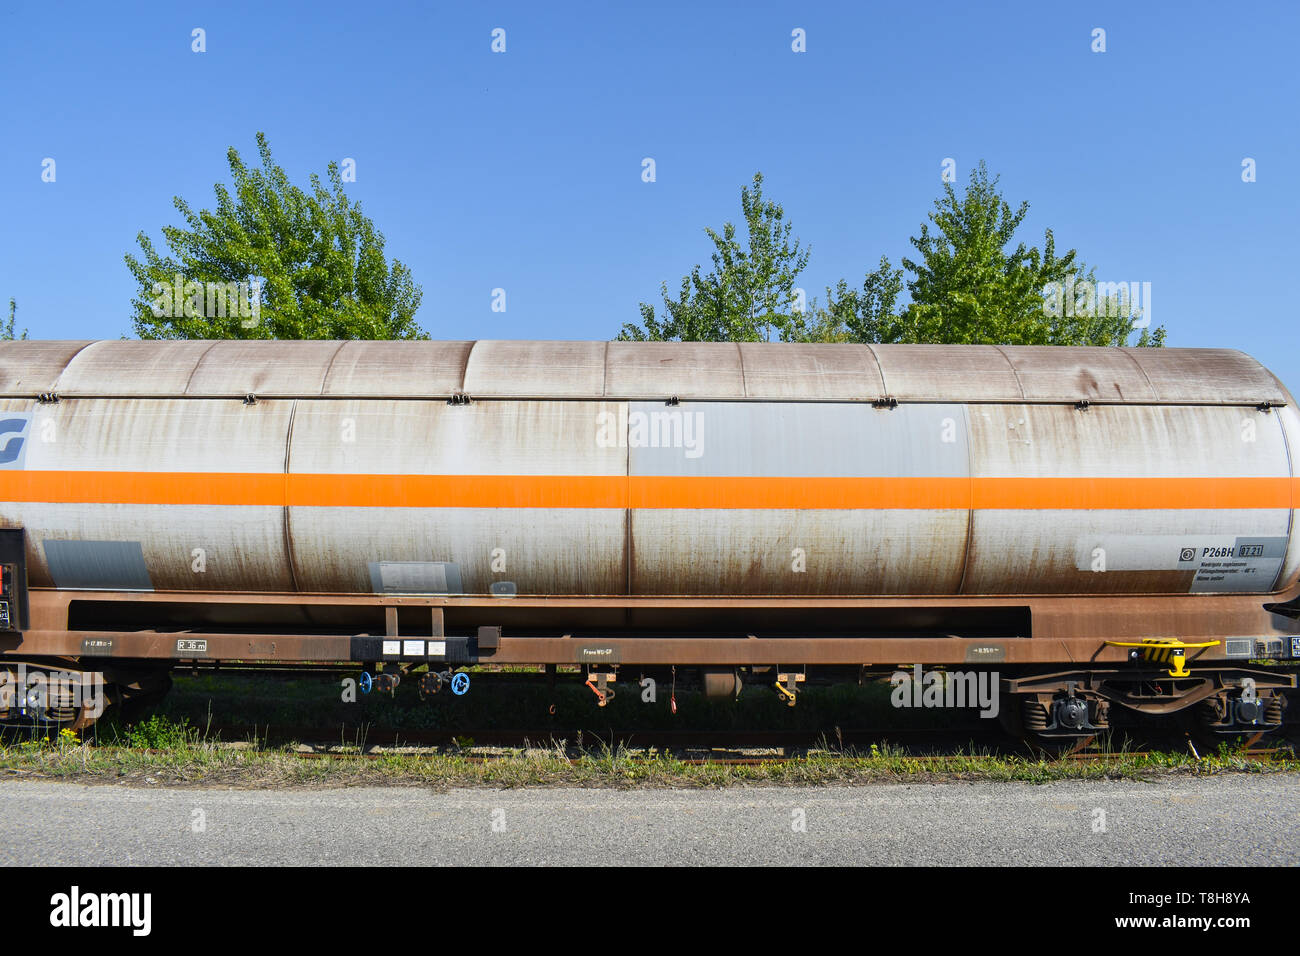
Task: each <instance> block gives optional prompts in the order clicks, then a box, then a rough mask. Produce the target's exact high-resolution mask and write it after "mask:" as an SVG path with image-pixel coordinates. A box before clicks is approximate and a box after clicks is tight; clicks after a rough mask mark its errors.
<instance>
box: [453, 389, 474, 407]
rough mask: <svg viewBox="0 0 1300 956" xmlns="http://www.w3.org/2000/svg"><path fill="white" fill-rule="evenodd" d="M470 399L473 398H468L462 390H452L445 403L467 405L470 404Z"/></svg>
mask: <svg viewBox="0 0 1300 956" xmlns="http://www.w3.org/2000/svg"><path fill="white" fill-rule="evenodd" d="M472 401H473V399H471V398H470V397H469V396H468V395H466V394H465V393H464V392H452V393H451V398H449V399H447V404H448V405H468V404H470V402H472Z"/></svg>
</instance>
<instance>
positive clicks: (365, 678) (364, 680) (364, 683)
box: [357, 671, 375, 694]
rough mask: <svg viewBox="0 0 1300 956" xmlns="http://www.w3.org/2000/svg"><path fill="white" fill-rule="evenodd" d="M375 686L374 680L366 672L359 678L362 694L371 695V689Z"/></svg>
mask: <svg viewBox="0 0 1300 956" xmlns="http://www.w3.org/2000/svg"><path fill="white" fill-rule="evenodd" d="M374 684H375V682H374V679H373V678H371V676H370V675H369V674H368V673H366V672H365V671H362V672H361V676H360V677H358V678H357V686H358V687H360V688H361V693H363V694H369V693H370V688H371V687H373V686H374Z"/></svg>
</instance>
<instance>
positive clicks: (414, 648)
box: [402, 641, 424, 657]
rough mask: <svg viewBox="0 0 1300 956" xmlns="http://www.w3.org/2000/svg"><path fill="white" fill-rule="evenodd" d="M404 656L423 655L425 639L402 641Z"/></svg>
mask: <svg viewBox="0 0 1300 956" xmlns="http://www.w3.org/2000/svg"><path fill="white" fill-rule="evenodd" d="M402 656H403V657H423V656H424V641H402Z"/></svg>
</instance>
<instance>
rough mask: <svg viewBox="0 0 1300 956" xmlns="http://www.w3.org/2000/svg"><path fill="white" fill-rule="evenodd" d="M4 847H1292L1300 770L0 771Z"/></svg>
mask: <svg viewBox="0 0 1300 956" xmlns="http://www.w3.org/2000/svg"><path fill="white" fill-rule="evenodd" d="M0 862H3V863H4V864H19V863H21V864H54V865H113V866H120V865H130V864H152V863H162V864H219V865H220V864H232V865H249V864H259V865H276V864H307V865H336V864H390V865H391V864H416V865H419V864H424V865H429V864H507V865H520V864H523V865H547V864H549V865H556V864H593V865H596V864H599V865H624V866H626V865H637V864H647V865H660V864H682V863H685V864H744V865H754V864H757V865H763V864H774V863H794V864H809V865H826V864H850V865H854V864H863V865H865V864H877V865H878V864H905V865H936V864H937V865H944V864H973V865H986V864H1045V865H1063V864H1085V865H1113V864H1121V863H1128V864H1145V865H1170V864H1188V865H1218V864H1234V865H1242V864H1255V863H1261V864H1273V865H1278V864H1290V865H1296V864H1300V776H1296V775H1281V774H1274V775H1268V776H1262V775H1258V776H1257V775H1233V776H1219V777H1213V778H1200V779H1189V778H1179V779H1176V780H1164V781H1160V782H1154V783H1131V782H1108V783H1080V782H1068V783H1055V784H1049V785H1040V786H1035V785H1030V784H998V783H977V784H917V785H888V786H866V787H856V788H845V787H830V788H784V787H782V788H778V787H748V788H729V789H723V790H579V789H529V790H508V791H498V790H459V791H454V792H449V793H437V792H431V791H428V790H420V789H410V788H397V787H385V788H348V789H334V790H278V791H260V790H205V789H164V788H161V787H159V788H153V789H141V788H138V787H125V786H83V785H80V784H67V783H44V782H27V781H15V780H6V781H3V782H0Z"/></svg>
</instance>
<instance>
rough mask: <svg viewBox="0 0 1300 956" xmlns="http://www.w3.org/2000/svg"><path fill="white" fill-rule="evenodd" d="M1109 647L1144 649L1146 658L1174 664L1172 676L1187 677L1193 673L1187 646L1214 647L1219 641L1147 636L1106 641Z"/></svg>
mask: <svg viewBox="0 0 1300 956" xmlns="http://www.w3.org/2000/svg"><path fill="white" fill-rule="evenodd" d="M1105 643H1106V645H1107V646H1109V647H1136V648H1138V649H1139V650H1141V651H1142V657H1143V659H1144V660H1148V661H1156V662H1158V663H1161V664H1165V663H1172V664H1173V665H1174V666H1173V667H1172V668H1171V669H1170V671H1169V676H1170V677H1186V676H1188V675H1189V674H1191V671H1189V670H1188V669H1187V654H1186V651H1187V648H1189V647H1191V648H1198V647H1214V646H1215V645H1216V644H1218V643H1219V642H1218V641H1205V642H1203V643H1200V644H1186V643H1184V642H1183V641H1179V640H1171V639H1169V638H1147V639H1146V640H1145V641H1141V642H1137V643H1134V642H1132V641H1106V642H1105Z"/></svg>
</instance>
